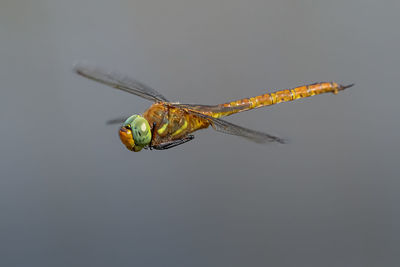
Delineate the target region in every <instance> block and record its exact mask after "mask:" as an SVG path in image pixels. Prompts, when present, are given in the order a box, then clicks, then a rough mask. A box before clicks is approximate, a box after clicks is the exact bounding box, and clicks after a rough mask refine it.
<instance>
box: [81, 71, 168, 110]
mask: <svg viewBox="0 0 400 267" xmlns="http://www.w3.org/2000/svg"><path fill="white" fill-rule="evenodd" d="M74 70H75V72H76V73H78V74H79V75H82V76H83V77H86V78H89V79H91V80H94V81H97V82H100V83H103V84H106V85H108V86H111V87H114V88H116V89H119V90H122V91H125V92H128V93H131V94H134V95H137V96H140V97H143V98H145V99H148V100H151V101H155V102H157V101H161V102H168V100H167V99H166V98H165V97H164V96H163V95H161V94H160V93H159V92H157V91H156V90H154V89H153V88H151V87H149V86H147V85H145V84H143V83H141V82H139V81H137V80H135V79H132V78H130V77H128V76H125V75H122V74H120V73H117V72H110V71H106V70H104V69H101V68H99V67H95V66H91V65H87V64H84V63H78V64H76V65H75V67H74Z"/></svg>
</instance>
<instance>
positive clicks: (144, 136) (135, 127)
mask: <svg viewBox="0 0 400 267" xmlns="http://www.w3.org/2000/svg"><path fill="white" fill-rule="evenodd" d="M124 126H125V127H129V126H130V127H131V129H132V136H133V140H134V141H135V145H136V146H141V147H144V146H147V145H148V144H150V141H151V129H150V125H149V123H148V122H147V120H146V119H145V118H143V117H142V116H140V115H133V116H130V117H129V118H128V119H127V120H126V121H125V123H124Z"/></svg>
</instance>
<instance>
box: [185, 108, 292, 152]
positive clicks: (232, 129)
mask: <svg viewBox="0 0 400 267" xmlns="http://www.w3.org/2000/svg"><path fill="white" fill-rule="evenodd" d="M178 107H179V105H178ZM185 110H186V111H187V112H189V113H192V114H194V115H196V116H199V117H202V118H204V119H206V120H208V121H209V122H210V124H211V126H212V127H213V128H214V130H216V131H218V132H222V133H226V134H231V135H237V136H241V137H244V138H246V139H248V140H250V141H253V142H256V143H271V142H278V143H281V144H284V143H285V140H284V139H282V138H279V137H276V136H273V135H270V134H267V133H263V132H258V131H254V130H250V129H247V128H245V127H242V126H239V125H236V124H233V123H230V122H227V121H225V120H221V119H217V118H213V117H211V116H208V115H205V114H202V113H200V112H198V111H196V110H192V109H189V108H185Z"/></svg>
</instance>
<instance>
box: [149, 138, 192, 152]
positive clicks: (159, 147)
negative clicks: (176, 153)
mask: <svg viewBox="0 0 400 267" xmlns="http://www.w3.org/2000/svg"><path fill="white" fill-rule="evenodd" d="M193 139H194V136H193V135H188V136H186V137H184V138H182V139H178V140H173V141H169V142H165V143H161V144H159V145H156V146H153V148H154V149H157V150H165V149H170V148H173V147H176V146H179V145H182V144H184V143H186V142H189V141H191V140H193Z"/></svg>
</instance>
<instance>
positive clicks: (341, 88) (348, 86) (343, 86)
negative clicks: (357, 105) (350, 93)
mask: <svg viewBox="0 0 400 267" xmlns="http://www.w3.org/2000/svg"><path fill="white" fill-rule="evenodd" d="M354 85H355V84H354V83H351V84H348V85H340V88H339V91H342V90H345V89H347V88H350V87H353V86H354Z"/></svg>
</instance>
